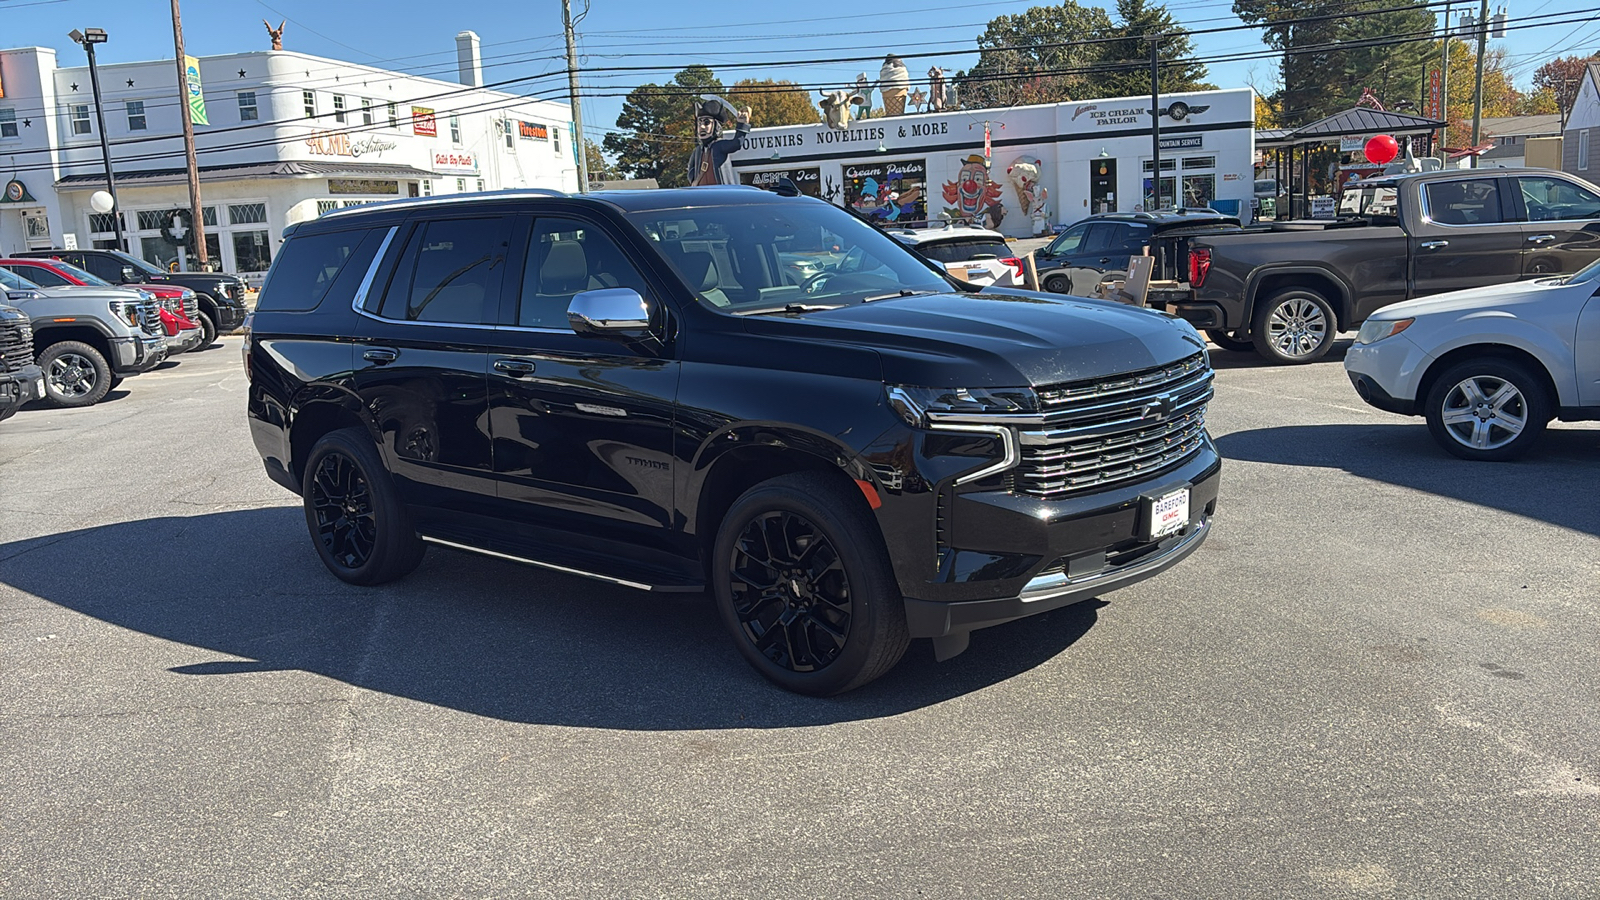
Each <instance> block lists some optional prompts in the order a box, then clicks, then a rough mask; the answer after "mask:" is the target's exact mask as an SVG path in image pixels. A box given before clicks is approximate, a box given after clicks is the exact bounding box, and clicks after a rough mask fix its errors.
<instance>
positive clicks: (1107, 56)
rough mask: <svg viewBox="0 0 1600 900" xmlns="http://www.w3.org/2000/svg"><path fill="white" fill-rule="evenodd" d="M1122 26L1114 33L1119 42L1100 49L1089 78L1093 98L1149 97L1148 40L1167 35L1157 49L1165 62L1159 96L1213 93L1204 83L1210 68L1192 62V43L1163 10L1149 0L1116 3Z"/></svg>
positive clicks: (1129, 0)
mask: <svg viewBox="0 0 1600 900" xmlns="http://www.w3.org/2000/svg"><path fill="white" fill-rule="evenodd" d="M1117 18H1118V19H1121V20H1122V22H1121V24H1120V25H1116V26H1114V27H1113V28H1112V30H1111V36H1113V37H1114V38H1115V40H1111V41H1107V42H1105V43H1103V44H1101V45H1100V49H1099V56H1100V59H1099V63H1098V66H1097V68H1098V70H1099V71H1098V73H1097V74H1096V75H1094V76H1093V77H1092V78H1091V83H1092V84H1093V85H1094V90H1095V95H1096V96H1100V97H1135V96H1139V95H1141V94H1148V93H1150V44H1149V42H1148V41H1147V40H1146V37H1147V36H1148V35H1152V34H1160V35H1166V37H1164V38H1163V39H1162V41H1161V44H1160V47H1159V48H1158V49H1157V56H1158V58H1159V59H1160V60H1161V68H1160V71H1161V82H1160V83H1161V93H1163V94H1175V93H1178V92H1180V91H1203V90H1211V89H1213V88H1212V86H1211V85H1209V84H1206V83H1205V77H1206V67H1205V66H1204V65H1203V64H1201V63H1200V62H1198V61H1196V60H1195V59H1194V42H1193V41H1191V40H1190V39H1189V33H1188V32H1187V31H1184V30H1183V29H1182V28H1181V27H1179V26H1178V24H1177V23H1176V22H1174V21H1173V19H1172V14H1171V13H1169V12H1167V8H1166V7H1165V6H1162V5H1159V4H1157V5H1154V6H1152V5H1149V4H1148V3H1147V2H1146V0H1117Z"/></svg>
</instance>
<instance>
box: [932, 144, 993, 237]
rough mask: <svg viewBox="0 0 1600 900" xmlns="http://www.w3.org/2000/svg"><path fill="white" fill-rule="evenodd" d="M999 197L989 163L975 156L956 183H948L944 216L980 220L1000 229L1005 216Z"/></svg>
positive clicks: (970, 220) (969, 158)
mask: <svg viewBox="0 0 1600 900" xmlns="http://www.w3.org/2000/svg"><path fill="white" fill-rule="evenodd" d="M1000 197H1001V191H1000V185H999V184H998V183H996V182H995V181H993V180H991V179H990V178H989V161H988V160H987V159H984V158H983V157H982V156H979V155H978V154H976V153H974V154H972V155H971V156H968V157H967V159H966V162H964V163H962V164H961V171H959V172H957V173H956V180H955V181H947V182H945V185H944V202H946V203H948V204H950V206H948V207H946V208H945V211H944V214H945V215H946V216H948V217H950V218H952V219H962V220H965V221H968V222H974V223H975V222H978V221H980V220H981V221H982V222H983V224H984V225H985V226H987V227H989V228H999V227H1000V220H1001V219H1004V218H1005V215H1006V209H1005V205H1004V204H1003V203H1001V202H1000Z"/></svg>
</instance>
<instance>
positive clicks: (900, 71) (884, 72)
mask: <svg viewBox="0 0 1600 900" xmlns="http://www.w3.org/2000/svg"><path fill="white" fill-rule="evenodd" d="M910 92H911V73H910V72H908V71H906V64H905V63H903V62H901V61H900V57H898V56H895V55H894V54H893V53H891V54H889V55H888V56H886V57H884V58H883V67H882V68H881V69H879V70H878V96H879V97H880V98H881V99H882V100H883V113H884V115H887V116H903V115H905V114H906V95H907V94H909V93H910Z"/></svg>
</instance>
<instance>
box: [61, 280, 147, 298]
mask: <svg viewBox="0 0 1600 900" xmlns="http://www.w3.org/2000/svg"><path fill="white" fill-rule="evenodd" d="M39 293H41V294H43V295H45V296H46V297H62V298H70V299H72V300H101V299H104V300H138V299H140V298H139V291H138V290H137V289H135V288H131V287H126V288H120V287H115V288H109V287H100V286H99V285H96V284H74V285H63V286H61V287H47V288H40V289H39Z"/></svg>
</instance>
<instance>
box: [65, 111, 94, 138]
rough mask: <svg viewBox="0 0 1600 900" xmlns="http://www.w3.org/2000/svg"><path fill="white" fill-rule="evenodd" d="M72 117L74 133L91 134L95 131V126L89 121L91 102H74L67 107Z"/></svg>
mask: <svg viewBox="0 0 1600 900" xmlns="http://www.w3.org/2000/svg"><path fill="white" fill-rule="evenodd" d="M67 111H68V113H69V114H70V115H71V118H72V133H73V134H89V133H91V132H93V131H94V126H93V125H91V124H90V123H89V104H87V103H74V104H72V105H71V106H69V107H67Z"/></svg>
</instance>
